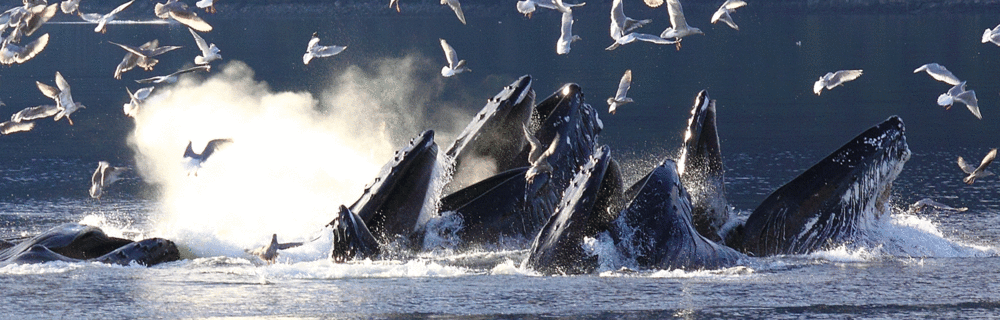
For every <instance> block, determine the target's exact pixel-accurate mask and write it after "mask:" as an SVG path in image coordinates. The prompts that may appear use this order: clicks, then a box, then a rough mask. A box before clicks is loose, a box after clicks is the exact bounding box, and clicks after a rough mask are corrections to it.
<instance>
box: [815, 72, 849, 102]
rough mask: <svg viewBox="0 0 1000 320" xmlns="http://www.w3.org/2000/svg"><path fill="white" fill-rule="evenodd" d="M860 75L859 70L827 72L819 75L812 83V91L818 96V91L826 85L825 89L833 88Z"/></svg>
mask: <svg viewBox="0 0 1000 320" xmlns="http://www.w3.org/2000/svg"><path fill="white" fill-rule="evenodd" d="M860 76H861V70H840V71H837V72H827V73H826V75H824V76H822V77H819V80H816V83H813V92H814V93H816V95H817V96H818V95H819V94H820V91H822V90H823V88H824V87H826V90H830V89H833V88H834V87H836V86H839V85H841V84H844V82H848V81H851V80H854V79H857V78H858V77H860Z"/></svg>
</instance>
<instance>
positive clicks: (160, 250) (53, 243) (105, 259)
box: [0, 223, 180, 266]
mask: <svg viewBox="0 0 1000 320" xmlns="http://www.w3.org/2000/svg"><path fill="white" fill-rule="evenodd" d="M179 259H180V253H179V251H178V250H177V246H176V245H175V244H174V243H173V242H172V241H170V240H165V239H160V238H151V239H145V240H140V241H137V242H133V241H131V240H127V239H121V238H114V237H109V236H107V234H105V233H104V231H101V229H99V228H96V227H92V226H86V225H82V224H76V223H67V224H63V225H60V226H57V227H54V228H52V229H49V230H47V231H45V232H43V233H41V234H39V235H37V236H34V237H32V238H29V239H27V240H24V241H21V242H20V243H17V244H15V245H13V246H11V247H9V248H6V249H3V250H0V263H4V264H7V263H19V264H24V263H42V262H49V261H66V262H77V261H94V262H102V263H108V264H118V265H129V264H132V263H133V262H134V263H138V264H141V265H144V266H153V265H156V264H159V263H163V262H169V261H176V260H179Z"/></svg>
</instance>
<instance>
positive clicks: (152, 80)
mask: <svg viewBox="0 0 1000 320" xmlns="http://www.w3.org/2000/svg"><path fill="white" fill-rule="evenodd" d="M211 69H212V66H211V65H207V64H204V65H200V66H194V67H190V68H187V69H182V70H178V71H176V72H174V73H171V74H168V75H165V76H155V77H151V78H146V79H139V80H136V81H135V82H136V83H164V82H166V83H174V82H177V78H178V77H179V76H180V75H182V74H185V73H188V72H195V71H206V72H207V71H210V70H211Z"/></svg>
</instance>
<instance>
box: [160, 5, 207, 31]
mask: <svg viewBox="0 0 1000 320" xmlns="http://www.w3.org/2000/svg"><path fill="white" fill-rule="evenodd" d="M153 12H154V13H155V14H156V17H157V18H160V19H174V20H175V21H177V22H180V23H181V24H183V25H185V26H188V27H189V28H191V29H194V30H196V31H198V32H209V31H212V26H211V25H209V24H208V22H205V20H202V19H201V18H199V17H198V14H197V13H195V12H194V11H191V9H189V8H188V5H187V4H186V3H183V2H180V1H177V0H167V2H166V3H157V4H156V5H155V6H154V7H153Z"/></svg>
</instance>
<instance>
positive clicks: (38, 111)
mask: <svg viewBox="0 0 1000 320" xmlns="http://www.w3.org/2000/svg"><path fill="white" fill-rule="evenodd" d="M57 113H59V107H57V106H55V105H51V104H48V105H41V106H35V107H27V108H24V109H21V111H18V112H17V113H14V114H12V115H11V116H10V121H13V122H25V121H30V120H36V119H41V118H48V117H51V116H54V115H56V114H57Z"/></svg>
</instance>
